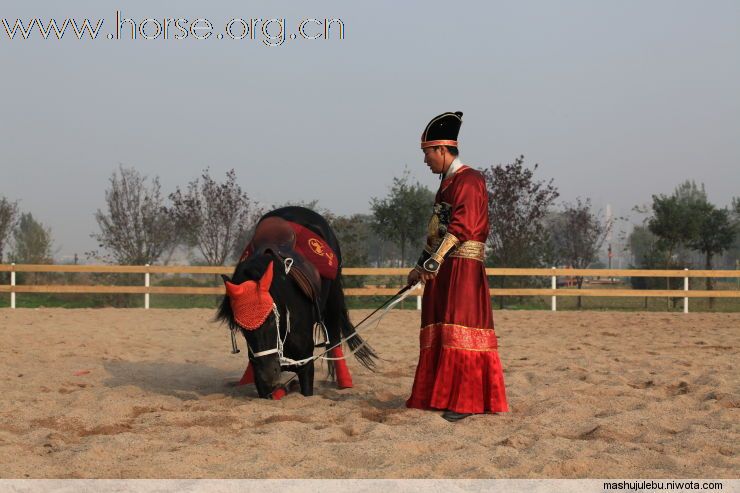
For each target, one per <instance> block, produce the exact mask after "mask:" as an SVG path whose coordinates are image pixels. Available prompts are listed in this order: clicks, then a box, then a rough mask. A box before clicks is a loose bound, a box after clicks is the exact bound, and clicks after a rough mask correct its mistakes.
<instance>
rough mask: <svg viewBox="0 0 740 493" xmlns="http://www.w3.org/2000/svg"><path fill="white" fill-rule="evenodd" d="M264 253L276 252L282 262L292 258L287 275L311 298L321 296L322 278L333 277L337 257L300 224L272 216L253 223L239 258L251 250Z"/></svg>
mask: <svg viewBox="0 0 740 493" xmlns="http://www.w3.org/2000/svg"><path fill="white" fill-rule="evenodd" d="M267 252H272V253H273V254H275V255H277V256H278V257H279V258H280V259H281V260H282V261H283V262H285V260H286V259H288V258H290V259H293V263H292V265H291V267H290V270H289V272H288V276H290V277H291V278H292V279H293V280H294V281H295V282H296V284H298V286H299V287H300V289H301V291H303V292H304V293H305V294H306V296H308V298H309V299H310V300H312V301H316V300H318V299H319V297H320V296H321V278H322V277H324V278H327V279H335V278H336V275H337V260H336V256H335V254H334V252H333V251H332V249H331V247H329V245H328V244H327V243H326V241H324V239H323V238H321V237H319V236H318V235H316V234H315V233H313V232H312V231H311V230H309V229H308V228H305V227H304V226H301V225H300V224H297V223H293V222H290V221H286V220H285V219H283V218H280V217H276V216H273V217H267V218H265V219H263V220H262V221H260V222H259V224H257V228H256V229H255V232H254V236H253V237H252V241H250V242H249V245H247V248H246V249H245V250H244V253H243V254H242V257H241V259H240V261H242V260H245V259H246V258H248V257H250V256H252V255H253V254H255V253H256V254H264V253H267Z"/></svg>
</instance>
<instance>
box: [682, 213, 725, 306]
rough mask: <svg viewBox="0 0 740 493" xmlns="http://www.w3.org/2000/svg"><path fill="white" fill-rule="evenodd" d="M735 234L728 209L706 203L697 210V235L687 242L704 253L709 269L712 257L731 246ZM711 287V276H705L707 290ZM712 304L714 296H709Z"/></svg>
mask: <svg viewBox="0 0 740 493" xmlns="http://www.w3.org/2000/svg"><path fill="white" fill-rule="evenodd" d="M735 234H736V226H735V225H734V224H733V223H732V220H731V218H730V211H729V210H728V209H717V208H716V207H715V206H714V205H712V204H709V203H707V204H705V205H704V206H703V207H701V208H700V210H699V227H698V231H697V235H696V236H694V237H693V238H691V239H690V240H689V241H688V243H687V244H688V246H690V247H691V248H694V249H696V250H699V251H700V252H702V253H703V254H704V255H705V263H704V268H705V269H707V270H711V269H712V259H713V258H714V256H715V255H721V254H722V252H724V251H725V250H727V249H728V248H730V247H731V246H732V244H733V242H734V241H735ZM712 289H714V284H713V282H712V278H711V277H707V290H712ZM713 304H714V298H709V306H710V307H711V306H713Z"/></svg>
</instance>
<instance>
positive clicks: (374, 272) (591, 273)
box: [0, 264, 740, 313]
mask: <svg viewBox="0 0 740 493" xmlns="http://www.w3.org/2000/svg"><path fill="white" fill-rule="evenodd" d="M233 270H234V269H233V267H224V266H161V265H46V264H44V265H31V264H23V265H21V264H19V265H15V264H0V272H9V273H10V284H0V293H10V297H11V303H10V304H11V308H15V305H16V294H17V293H60V294H61V293H83V294H84V293H86V294H92V293H99V294H143V295H144V297H145V298H144V306H145V308H149V295H150V294H179V295H183V294H187V295H194V294H195V295H222V294H223V293H224V288H222V287H195V286H151V282H150V275H151V274H212V275H217V274H231V273H232V272H233ZM19 272H24V273H27V272H34V273H108V274H143V275H144V279H143V281H144V282H143V284H142V285H137V286H110V285H96V286H92V285H66V284H36V285H33V284H30V285H28V284H26V285H18V284H16V273H19ZM342 272H343V274H344V275H345V276H398V277H401V279H400V282H399V284H401V283H402V282H403V281H402V280H403V277H402V276H404V277H405V276H406V274H408V272H409V269H408V268H345V269H343V271H342ZM486 274H487V275H488V276H499V277H500V276H527V277H549V278H551V288H549V289H548V288H541V289H514V288H512V289H497V288H493V289H490V294H491V296H550V297H551V307H552V310H553V311H555V310H556V309H557V297H560V296H567V297H574V296H583V297H641V298H683V301H684V307H683V308H684V312H685V313H688V301H689V298H740V290H690V289H689V278H707V277H711V278H740V270H688V269H685V270H638V269H634V270H633V269H558V268H551V269H542V268H539V269H513V268H490V269H486ZM576 276H579V277H600V278H620V277H621V278H624V277H657V278H666V277H671V278H683V279H684V289H683V290H675V289H674V290H654V289H558V288H557V278H558V277H567V278H573V277H576ZM396 292H397V288H385V287H383V288H380V287H365V288H346V289H345V294H346V295H348V296H379V295H386V296H387V295H392V294H395V293H396ZM411 294H412V295H416V296H420V295H421V290H419V289H417V290H415V291H414V292H412V293H411Z"/></svg>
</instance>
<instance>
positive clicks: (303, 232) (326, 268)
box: [239, 221, 339, 280]
mask: <svg viewBox="0 0 740 493" xmlns="http://www.w3.org/2000/svg"><path fill="white" fill-rule="evenodd" d="M285 222H286V223H288V224H289V225H290V227H291V229H292V230H293V232H294V233H295V236H296V241H295V246H294V247H293V248H294V250H295V251H296V252H297V253H299V254H300V255H303V257H304V258H305V259H306V260H307V261H308V262H309V263H311V264H312V265H313V266H314V267H316V270H318V271H319V275H320V276H321V277H323V278H324V279H331V280H334V279H336V278H337V270H338V269H339V262H338V260H337V256H336V254H335V253H334V250H332V249H331V247H330V246H329V244H328V243H326V241H325V240H324V239H323V238H322V237H320V236H319V235H317V234H316V233H314V232H313V231H311V230H310V229H308V228H306V227H304V226H301V225H300V224H298V223H294V222H291V221H285ZM253 252H254V246H253V245H252V242H251V241H250V242H249V244H248V245H247V247H246V248H245V249H244V253H242V256H241V258H240V259H239V261H240V262H241V261H243V260H245V259H247V258H248V257H249V256H251V255H252V253H253Z"/></svg>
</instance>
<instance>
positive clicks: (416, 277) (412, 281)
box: [406, 269, 421, 286]
mask: <svg viewBox="0 0 740 493" xmlns="http://www.w3.org/2000/svg"><path fill="white" fill-rule="evenodd" d="M419 281H421V274H420V273H419V271H418V270H416V269H412V270H411V272H409V275H408V277H407V278H406V285H407V286H415V285H416V283H417V282H419Z"/></svg>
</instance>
